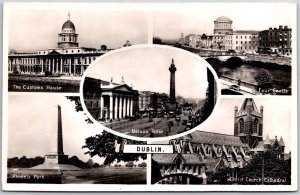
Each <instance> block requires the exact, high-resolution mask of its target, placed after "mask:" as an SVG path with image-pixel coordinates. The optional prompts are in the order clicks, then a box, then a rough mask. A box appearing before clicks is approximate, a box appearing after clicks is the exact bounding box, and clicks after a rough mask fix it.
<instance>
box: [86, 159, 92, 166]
mask: <svg viewBox="0 0 300 195" xmlns="http://www.w3.org/2000/svg"><path fill="white" fill-rule="evenodd" d="M93 164H94V161H93V159H89V160H88V161H86V163H85V166H86V168H92V167H93Z"/></svg>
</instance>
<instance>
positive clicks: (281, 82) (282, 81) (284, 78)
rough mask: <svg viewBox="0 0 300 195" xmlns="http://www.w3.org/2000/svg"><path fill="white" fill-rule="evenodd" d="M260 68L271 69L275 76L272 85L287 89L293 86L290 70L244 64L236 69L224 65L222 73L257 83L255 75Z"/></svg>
mask: <svg viewBox="0 0 300 195" xmlns="http://www.w3.org/2000/svg"><path fill="white" fill-rule="evenodd" d="M260 69H265V70H267V71H269V72H270V74H271V75H272V76H273V84H272V87H274V88H277V89H286V88H289V87H290V86H291V78H292V77H291V72H290V71H283V70H273V69H266V68H259V67H255V66H251V65H249V64H243V65H241V66H239V67H236V68H234V69H230V68H226V67H223V68H222V73H223V74H222V75H223V76H227V77H230V78H234V79H240V80H242V81H244V82H247V83H252V84H256V81H255V79H254V77H255V76H256V75H257V73H258V72H259V70H260Z"/></svg>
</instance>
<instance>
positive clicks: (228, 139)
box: [191, 131, 248, 147]
mask: <svg viewBox="0 0 300 195" xmlns="http://www.w3.org/2000/svg"><path fill="white" fill-rule="evenodd" d="M191 137H192V139H191V142H192V143H206V144H217V145H229V146H241V147H248V145H247V144H244V143H243V142H242V140H241V139H240V138H239V137H235V136H233V135H226V134H219V133H212V132H205V131H194V132H193V133H191Z"/></svg>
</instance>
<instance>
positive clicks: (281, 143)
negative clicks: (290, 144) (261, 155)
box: [278, 137, 285, 146]
mask: <svg viewBox="0 0 300 195" xmlns="http://www.w3.org/2000/svg"><path fill="white" fill-rule="evenodd" d="M278 144H279V145H280V146H285V144H284V141H283V139H282V137H280V140H279V143H278Z"/></svg>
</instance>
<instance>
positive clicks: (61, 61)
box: [60, 58, 63, 73]
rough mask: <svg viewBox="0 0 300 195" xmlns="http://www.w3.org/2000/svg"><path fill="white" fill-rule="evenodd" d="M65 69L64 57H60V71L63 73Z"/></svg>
mask: <svg viewBox="0 0 300 195" xmlns="http://www.w3.org/2000/svg"><path fill="white" fill-rule="evenodd" d="M62 70H63V58H60V73H62Z"/></svg>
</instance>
